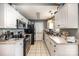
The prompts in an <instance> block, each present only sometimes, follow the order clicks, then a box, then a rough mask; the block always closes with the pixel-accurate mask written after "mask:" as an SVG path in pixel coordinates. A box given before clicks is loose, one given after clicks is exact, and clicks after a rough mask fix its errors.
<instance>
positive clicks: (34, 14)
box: [12, 3, 60, 20]
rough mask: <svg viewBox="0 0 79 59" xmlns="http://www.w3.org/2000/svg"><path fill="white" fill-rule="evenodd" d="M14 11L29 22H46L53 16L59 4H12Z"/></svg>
mask: <svg viewBox="0 0 79 59" xmlns="http://www.w3.org/2000/svg"><path fill="white" fill-rule="evenodd" d="M12 5H13V6H14V8H15V9H16V10H18V11H19V12H20V13H21V14H22V15H23V16H25V17H26V18H27V19H31V20H46V19H48V18H50V17H51V16H53V14H52V15H51V13H54V12H55V11H57V7H58V6H59V5H60V4H56V3H13V4H12Z"/></svg>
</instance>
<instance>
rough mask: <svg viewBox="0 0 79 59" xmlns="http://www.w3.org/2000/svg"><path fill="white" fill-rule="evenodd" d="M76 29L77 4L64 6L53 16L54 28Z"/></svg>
mask: <svg viewBox="0 0 79 59" xmlns="http://www.w3.org/2000/svg"><path fill="white" fill-rule="evenodd" d="M57 25H60V28H78V4H77V3H76V4H75V3H74V4H65V5H64V6H62V7H61V8H59V10H58V13H57V14H55V27H57Z"/></svg>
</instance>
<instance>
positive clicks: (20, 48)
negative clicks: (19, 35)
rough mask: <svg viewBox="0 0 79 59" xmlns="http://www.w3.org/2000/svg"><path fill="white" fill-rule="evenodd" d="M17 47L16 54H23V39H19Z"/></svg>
mask: <svg viewBox="0 0 79 59" xmlns="http://www.w3.org/2000/svg"><path fill="white" fill-rule="evenodd" d="M15 49H16V50H15V55H16V56H23V39H20V40H19V41H17V43H16V47H15Z"/></svg>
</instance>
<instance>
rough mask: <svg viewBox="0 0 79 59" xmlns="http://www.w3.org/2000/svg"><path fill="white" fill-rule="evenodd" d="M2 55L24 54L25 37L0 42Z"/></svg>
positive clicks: (0, 53) (0, 54)
mask: <svg viewBox="0 0 79 59" xmlns="http://www.w3.org/2000/svg"><path fill="white" fill-rule="evenodd" d="M0 56H23V38H21V39H19V40H15V41H14V40H11V41H8V42H7V41H4V42H0Z"/></svg>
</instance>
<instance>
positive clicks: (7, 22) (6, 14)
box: [0, 4, 28, 28]
mask: <svg viewBox="0 0 79 59" xmlns="http://www.w3.org/2000/svg"><path fill="white" fill-rule="evenodd" d="M1 5H2V6H3V11H0V12H3V14H1V16H3V19H2V20H3V22H2V25H0V28H16V25H17V22H16V20H17V19H19V20H21V21H23V22H25V23H26V24H27V23H28V19H26V18H25V17H24V16H22V15H21V14H20V13H19V12H18V11H17V10H16V9H15V8H13V7H12V6H10V5H9V4H1ZM0 7H1V6H0ZM0 18H1V17H0ZM2 20H0V21H2Z"/></svg>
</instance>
